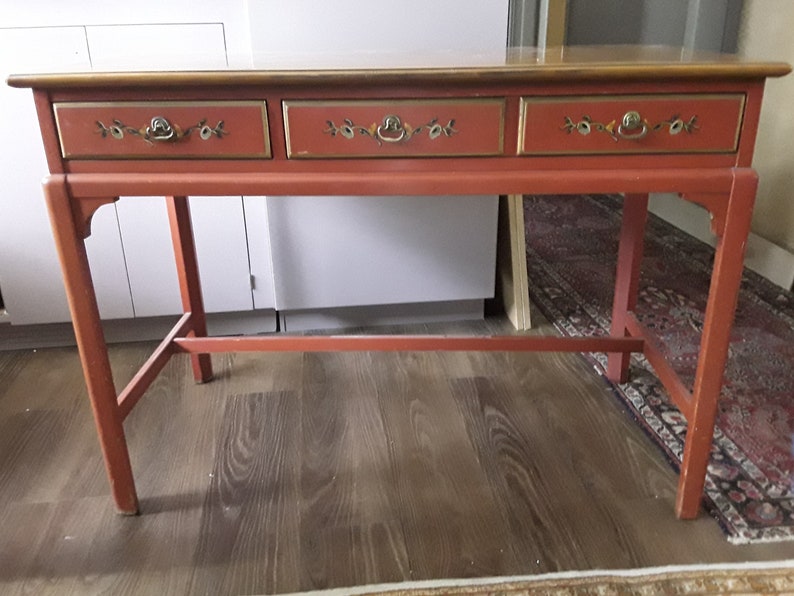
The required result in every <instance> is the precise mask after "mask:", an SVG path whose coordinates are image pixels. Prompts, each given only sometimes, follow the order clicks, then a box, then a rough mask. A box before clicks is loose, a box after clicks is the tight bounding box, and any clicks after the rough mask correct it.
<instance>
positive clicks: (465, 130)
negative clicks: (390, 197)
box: [284, 99, 505, 159]
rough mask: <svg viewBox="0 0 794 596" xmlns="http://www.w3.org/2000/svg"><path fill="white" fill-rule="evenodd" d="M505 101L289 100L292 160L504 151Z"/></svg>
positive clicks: (288, 132) (286, 117)
mask: <svg viewBox="0 0 794 596" xmlns="http://www.w3.org/2000/svg"><path fill="white" fill-rule="evenodd" d="M504 105H505V104H504V100H503V99H443V100H395V101H285V102H284V122H285V126H286V136H287V155H288V156H289V157H290V158H291V159H310V158H343V157H365V158H371V157H417V156H436V157H445V156H474V155H499V154H501V153H502V151H503V146H504V111H505V107H504Z"/></svg>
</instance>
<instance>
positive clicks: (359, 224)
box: [268, 196, 497, 311]
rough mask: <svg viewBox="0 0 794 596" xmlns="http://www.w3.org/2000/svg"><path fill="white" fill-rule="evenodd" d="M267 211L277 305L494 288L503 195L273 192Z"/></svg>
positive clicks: (436, 297) (443, 297) (379, 300)
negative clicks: (322, 195)
mask: <svg viewBox="0 0 794 596" xmlns="http://www.w3.org/2000/svg"><path fill="white" fill-rule="evenodd" d="M268 212H269V214H270V222H271V225H270V239H271V242H272V243H273V269H274V276H275V285H276V308H277V309H278V310H287V311H289V310H300V309H318V308H335V307H343V306H357V305H374V304H404V303H412V302H441V301H453V300H471V299H482V298H484V297H487V296H491V295H492V294H493V290H494V272H495V264H494V254H495V247H496V216H497V202H496V198H495V197H491V196H462V197H449V196H446V197H425V196H419V197H415V196H405V197H331V198H329V199H324V200H318V199H317V198H316V197H286V198H280V197H271V198H269V199H268Z"/></svg>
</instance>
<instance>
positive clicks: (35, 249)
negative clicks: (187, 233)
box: [0, 27, 132, 324]
mask: <svg viewBox="0 0 794 596" xmlns="http://www.w3.org/2000/svg"><path fill="white" fill-rule="evenodd" d="M89 68H90V59H89V52H88V47H87V45H86V38H85V31H84V29H83V28H82V27H51V28H31V29H27V28H24V29H0V77H1V78H2V79H3V80H5V77H6V76H7V75H8V74H9V73H10V72H11V71H16V72H37V71H38V72H43V71H68V70H87V69H89ZM0 113H2V117H3V122H4V123H5V125H4V126H5V133H4V134H3V135H2V137H1V138H2V142H0V176H1V177H2V180H3V186H2V188H0V287H2V291H3V300H4V303H5V306H6V308H7V309H8V311H9V313H10V319H11V322H12V323H16V324H25V323H51V322H56V321H67V320H69V310H68V307H67V304H66V295H65V292H64V290H63V284H62V282H61V272H60V266H59V264H58V257H57V254H56V252H55V245H54V243H53V241H52V236H51V234H50V226H49V219H48V216H47V210H46V207H45V204H44V200H43V198H42V194H41V179H42V176H43V175H44V174H45V173H46V172H47V164H46V161H45V158H44V150H43V148H42V145H41V137H40V136H39V135H38V133H37V132H36V131H37V126H38V124H37V123H38V120H37V118H36V111H35V109H34V106H33V100H32V97H31V95H30V92H29V91H27V90H21V89H12V88H10V87H7V86H6V85H2V86H0ZM95 221H96V228H97V230H101V231H98V233H97V234H96V235H94V236H93V237H91V238H90V239H89V241H88V243H87V250H88V253H89V259H90V261H91V267H92V269H93V270H94V272H95V274H96V275H97V277H98V278H100V279H105V280H107V281H106V283H104V284H103V291H102V292H101V293H100V307H101V308H100V310H101V313H102V316H103V317H108V318H112V317H128V316H132V306H131V303H130V298H129V290H128V289H125V284H126V275H125V274H124V265H123V263H124V258H123V252H122V248H121V240H120V237H119V233H118V225H117V224H116V221H115V210H114V209H113V208H112V207H107V206H106V207H102V208H101V209H100V210H99V211H98V212H97V214H96V220H95ZM118 282H121V285H118Z"/></svg>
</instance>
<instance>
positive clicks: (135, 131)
mask: <svg viewBox="0 0 794 596" xmlns="http://www.w3.org/2000/svg"><path fill="white" fill-rule="evenodd" d="M96 125H97V127H98V130H97V132H98V133H99V134H101V135H102V138H103V139H104V138H106V137H108V136H110V137H112V138H114V139H116V140H121V139H123V138H124V135H125V134H129V135H132V136H137V137H140V138H141V139H143V140H144V141H145V142H146V143H148V144H149V145H153V144H154V143H176V142H177V141H181V140H182V139H186V138H187V137H189V136H190V135H191V134H193V132H194V131H198V135H199V138H201V140H202V141H207V140H209V139H211V138H212V137H213V136H215V137H218V138H219V139H222V138H223V136H224V135H227V134H229V132H228V131H227V130H225V129H224V128H223V120H219V121H218V124H216V125H215V127H214V128H213V127H211V126H209V125H208V124H207V119H206V118H204V119H203V120H200V121H199V122H198V123H197V124H194V125H193V126H190V127H188V128H185V129H182V128H180V127H179V126H177V125H176V124H171V123H170V122H169V121H168V120H167V119H166V118H164V117H163V116H155V117H154V118H152V120H151V122H150V123H149V126H146V127H141V128H135V127H133V126H128V125H126V124H124V123H123V122H122V121H121V120H118V119H116V118H114V119H113V121H112V123H111V125H110V126H105V124H104V123H103V122H101V121H99V120H97V121H96Z"/></svg>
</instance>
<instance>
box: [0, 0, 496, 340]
mask: <svg viewBox="0 0 794 596" xmlns="http://www.w3.org/2000/svg"><path fill="white" fill-rule="evenodd" d="M397 4H398V6H395V3H394V2H388V3H387V2H380V1H379V2H374V3H371V4H367V3H364V4H362V3H359V2H355V1H354V0H335V1H334V2H329V3H325V4H324V3H316V2H313V1H311V0H296V1H295V2H291V3H277V2H273V1H271V0H228V1H227V2H220V3H219V2H211V1H210V0H174V1H173V2H162V1H155V0H139V2H137V3H135V5H134V7H133V6H132V5H129V4H124V3H121V4H118V5H115V4H113V3H110V4H109V3H106V2H100V1H99V0H85V2H82V3H80V4H79V5H74V6H70V7H69V10H68V11H63V10H62V7H61V5H60V3H59V2H57V1H56V0H42V1H41V2H38V3H26V4H20V3H16V2H11V1H10V0H0V14H3V19H4V20H3V27H5V28H0V74H2V75H3V76H5V75H6V74H8V73H11V72H24V71H28V72H30V71H54V70H55V71H57V70H64V71H66V70H90V69H92V68H93V69H103V70H107V69H145V70H151V69H169V68H170V69H190V68H197V67H199V68H217V69H223V68H236V67H245V66H248V65H250V64H251V63H252V62H253V59H252V56H253V53H256V54H257V56H258V59H261V58H262V56H263V55H272V56H273V57H274V59H275V60H276V61H277V62H283V60H281V59H283V58H284V57H285V56H287V57H290V56H292V57H294V56H295V52H296V51H298V53H300V52H309V53H311V52H314V53H328V52H329V51H330V52H334V51H340V50H341V51H345V50H350V49H356V48H360V49H364V50H366V51H372V50H376V49H377V50H383V49H386V50H400V49H405V48H409V49H411V48H412V49H414V50H416V49H423V50H433V49H439V48H442V49H446V50H452V51H453V54H452V55H454V52H460V51H477V50H481V49H492V48H494V47H495V48H502V47H504V45H505V32H506V20H507V0H498V1H496V2H493V3H480V2H476V1H475V0H466V1H465V2H461V0H439V2H437V3H431V4H427V3H426V2H423V1H422V0H401V2H399V3H397ZM384 11H386V13H384ZM384 14H388V26H386V27H381V26H380V24H379V23H380V22H381V20H382V16H383V15H384ZM141 15H145V16H144V17H141ZM351 15H357V16H356V18H351ZM420 17H421V18H420ZM361 19H363V20H364V21H366V22H371V23H373V26H370V27H361V26H360V22H361ZM395 19H398V21H399V22H398V21H395ZM142 20H143V21H144V22H141V21H142ZM186 21H194V22H186ZM130 23H136V24H130ZM375 24H377V26H375ZM375 32H377V33H375ZM362 36H363V37H362ZM257 63H258V64H259V62H257ZM267 63H268V62H267V61H265V62H264V63H263V64H267ZM0 102H1V103H0V110H1V112H2V114H3V119H4V122H5V123H12V124H11V126H10V128H9V125H8V124H6V127H7V128H6V131H5V132H6V134H4V135H3V139H2V142H0V176H2V178H3V180H4V186H3V188H0V288H2V292H3V297H4V300H5V305H6V307H7V309H8V311H9V315H10V320H11V322H12V323H13V324H27V323H49V322H56V321H66V320H68V318H69V314H68V309H67V306H66V299H65V295H64V291H63V285H62V281H61V274H60V268H59V265H58V261H57V256H56V254H55V250H54V246H53V242H52V239H51V236H50V229H49V222H48V218H47V214H46V209H45V206H44V201H43V199H42V196H41V187H40V180H41V178H42V175H43V174H45V173H46V171H47V168H46V164H45V160H44V155H43V151H42V148H41V140H40V137H39V135H38V133H37V132H36V131H37V119H36V115H35V111H34V108H33V102H32V101H31V97H30V93H29V92H28V91H25V90H17V89H11V88H9V87H7V86H5V85H2V86H0ZM190 204H191V210H192V213H193V223H194V233H195V237H196V248H197V252H198V257H199V268H200V275H201V277H202V281H203V287H204V295H205V303H206V306H207V310H208V311H210V312H232V313H241V312H247V313H256V317H255V319H256V321H257V323H256V325H255V327H254V328H249V329H246V330H247V331H254V332H256V331H265V330H268V329H270V330H272V329H274V328H275V317H274V316H271V317H270V318H269V319H267V318H266V317H264V318H263V317H262V316H261V314H262V313H271V314H274V313H275V308H276V307H278V308H282V309H287V310H291V311H296V310H307V309H309V310H312V309H314V310H315V311H316V310H317V309H325V308H332V309H340V308H347V307H351V306H356V305H398V304H402V305H405V304H416V303H421V302H425V303H432V304H433V305H434V306H433V307H431V308H430V309H429V311H428V312H430V311H432V312H434V313H436V314H437V315H438V316H443V315H444V312H443V311H444V308H445V307H444V306H443V305H445V304H447V303H448V302H449V303H451V302H465V303H467V304H468V303H470V302H471V301H472V300H475V301H479V303H480V312H481V301H482V298H484V297H487V296H490V295H491V292H492V290H493V270H494V265H493V260H494V255H495V248H494V247H495V237H494V236H495V231H496V201H495V198H494V197H461V198H451V197H447V198H432V199H431V198H428V197H403V198H396V197H395V198H383V197H381V198H367V199H361V198H356V197H333V198H319V199H318V198H308V197H297V198H292V199H291V198H283V199H276V198H274V197H268V198H265V197H214V198H210V197H191V201H190ZM93 221H94V225H93V226H92V230H93V233H92V235H91V236H90V237H89V239H88V241H87V250H88V252H89V260H90V263H91V267H92V271H93V274H94V282H95V286H96V290H97V295H98V300H99V305H100V313H101V315H102V317H103V318H105V319H129V318H142V317H150V316H159V315H168V314H172V313H176V312H179V311H180V302H181V301H180V299H179V292H178V285H177V279H176V271H175V265H174V260H173V252H172V248H171V242H170V237H169V232H168V224H167V217H166V214H165V207H164V202H163V201H162V199H161V198H157V197H122V198H121V200H120V201H118V202H117V203H115V204H112V205H105V206H103V207H101V208H100V209H99V210H98V211H97V212H96V214H95V215H94V220H93ZM406 246H408V248H410V249H412V250H410V251H409V252H404V251H405V248H406ZM271 253H272V254H271ZM274 262H275V270H274ZM466 308H468V306H467V307H466ZM434 309H435V310H434ZM475 310H476V309H475ZM398 311H399V312H405V311H404V309H403V311H401V310H400V309H399V308H392V309H391V312H398ZM447 312H455V311H454V308H453V309H452V310H449V309H447ZM433 316H436V315H433ZM408 318H410V316H409V317H408ZM266 319H267V320H268V321H269V322H267V323H266V324H263V323H262V321H264V320H266ZM238 323H239V321H238ZM236 324H237V323H236ZM263 325H264V326H263Z"/></svg>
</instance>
